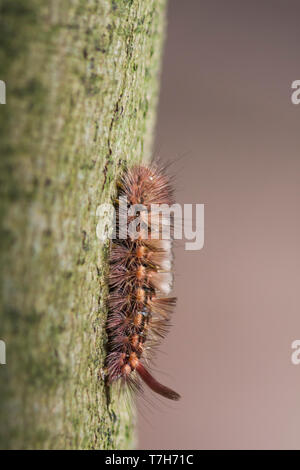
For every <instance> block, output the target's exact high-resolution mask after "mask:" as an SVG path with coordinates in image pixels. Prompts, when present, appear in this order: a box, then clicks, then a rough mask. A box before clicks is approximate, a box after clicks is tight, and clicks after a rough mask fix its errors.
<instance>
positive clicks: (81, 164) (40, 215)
mask: <svg viewBox="0 0 300 470" xmlns="http://www.w3.org/2000/svg"><path fill="white" fill-rule="evenodd" d="M164 14H165V1H164V0H147V1H144V0H115V1H113V0H72V1H69V0H68V1H67V0H52V1H51V2H45V1H43V0H0V31H1V33H0V35H1V46H0V79H1V80H4V81H5V83H6V93H7V95H6V105H1V106H0V134H1V135H0V151H1V174H0V180H1V181H0V186H1V211H0V217H1V260H0V261H1V313H0V315H1V317H0V339H2V340H4V341H5V343H6V362H7V363H6V365H0V447H1V448H6V449H8V448H15V449H16V448H39V449H51V448H62V449H68V448H80V449H115V448H117V449H122V448H132V447H133V445H134V421H135V417H134V411H133V410H132V409H131V407H129V406H127V405H126V400H122V398H120V397H119V395H118V394H117V392H116V391H114V390H112V393H111V401H110V403H108V401H107V394H106V389H105V384H104V380H103V368H104V361H105V355H106V331H105V323H106V316H107V292H108V291H107V255H108V249H109V244H108V243H107V242H105V243H104V244H101V242H100V241H99V239H98V238H97V236H96V226H97V222H98V220H97V217H96V209H97V207H98V205H99V204H101V203H104V202H110V201H111V198H112V197H113V196H114V194H115V190H116V188H115V183H116V179H117V177H118V175H119V174H120V173H121V172H122V170H123V168H124V166H125V165H131V164H133V163H135V162H140V161H142V160H148V159H149V158H150V155H151V143H152V134H153V127H154V120H155V108H156V103H157V96H158V72H159V66H160V58H161V48H162V40H163V33H164Z"/></svg>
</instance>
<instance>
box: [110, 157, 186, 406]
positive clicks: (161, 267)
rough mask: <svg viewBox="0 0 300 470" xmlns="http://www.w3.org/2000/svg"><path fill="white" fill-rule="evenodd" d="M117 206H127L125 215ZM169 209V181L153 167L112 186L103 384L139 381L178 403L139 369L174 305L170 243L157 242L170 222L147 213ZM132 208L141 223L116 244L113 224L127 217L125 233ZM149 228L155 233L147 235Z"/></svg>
mask: <svg viewBox="0 0 300 470" xmlns="http://www.w3.org/2000/svg"><path fill="white" fill-rule="evenodd" d="M125 198H126V199H125ZM123 200H126V201H127V206H125V209H124V207H122V204H121V202H122V201H123ZM172 203H173V191H172V188H171V184H170V180H169V178H168V177H167V176H166V175H165V173H164V171H163V170H160V169H158V168H157V167H154V166H150V167H145V166H136V167H133V168H131V169H129V170H127V171H126V172H125V173H124V174H123V176H122V177H121V179H120V180H119V182H118V198H117V199H116V201H115V210H116V215H117V228H116V234H115V238H114V239H113V240H112V243H111V250H110V260H109V262H110V274H109V288H110V294H109V313H108V320H107V334H108V354H107V359H106V366H107V371H108V383H112V382H115V381H116V380H119V379H121V380H122V381H123V383H125V384H127V385H129V387H130V388H133V389H137V390H141V380H140V379H142V380H143V381H144V382H145V383H146V384H147V385H148V386H149V387H150V388H151V389H152V390H153V391H154V392H156V393H158V394H160V395H162V396H164V397H166V398H169V399H171V400H179V398H180V395H179V394H178V393H176V392H174V391H173V390H171V389H170V388H168V387H166V386H164V385H162V384H160V383H159V382H157V381H156V380H155V379H154V377H152V375H151V374H150V372H149V371H148V370H147V368H146V367H145V364H147V363H148V361H149V358H150V356H151V352H152V351H153V349H154V348H155V346H156V345H157V344H158V342H159V340H160V339H162V338H163V337H164V336H165V334H166V333H167V331H168V329H169V322H170V315H171V313H172V311H173V309H174V307H175V303H176V298H174V297H167V295H168V294H169V292H170V290H171V283H172V274H171V264H172V263H171V262H172V253H171V239H170V240H164V239H162V226H163V224H164V223H170V226H172V222H168V221H166V220H164V218H163V217H162V215H161V214H160V215H159V214H158V213H157V212H155V211H154V212H153V211H151V207H152V206H151V205H152V204H158V205H160V204H168V205H171V204H172ZM136 204H138V205H142V206H143V207H141V211H140V222H141V223H140V224H139V227H136V233H135V236H133V233H131V232H130V230H128V231H127V232H128V233H127V234H126V235H125V237H124V238H123V239H120V235H121V226H120V222H119V220H121V218H122V216H124V213H125V212H127V214H126V217H128V218H127V225H126V228H127V227H130V224H131V222H132V221H134V220H135V219H136V215H130V208H131V207H132V206H134V205H136ZM128 209H129V210H128ZM128 214H129V215H128ZM149 214H151V217H148V215H149ZM148 219H149V220H148ZM154 227H156V231H154V230H152V231H151V229H154ZM157 227H159V228H158V230H157Z"/></svg>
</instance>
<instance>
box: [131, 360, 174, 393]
mask: <svg viewBox="0 0 300 470" xmlns="http://www.w3.org/2000/svg"><path fill="white" fill-rule="evenodd" d="M136 371H137V372H138V374H139V375H140V377H141V378H142V379H143V381H144V382H145V383H146V384H147V385H148V387H150V388H151V390H153V391H154V392H155V393H158V394H159V395H162V396H163V397H165V398H169V400H176V401H177V400H179V399H180V395H179V393H177V392H174V390H172V389H171V388H168V387H166V386H165V385H162V384H161V383H159V382H158V381H157V380H156V379H155V378H154V377H152V375H151V374H150V372H148V370H147V369H146V368H145V367H144V366H143V365H142V364H141V363H139V365H138V366H137V368H136Z"/></svg>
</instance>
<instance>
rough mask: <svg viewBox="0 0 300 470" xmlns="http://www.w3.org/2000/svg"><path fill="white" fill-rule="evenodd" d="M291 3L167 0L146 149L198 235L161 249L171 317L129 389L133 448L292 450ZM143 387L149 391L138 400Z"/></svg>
mask: <svg viewBox="0 0 300 470" xmlns="http://www.w3.org/2000/svg"><path fill="white" fill-rule="evenodd" d="M299 16H300V3H299V1H296V0H295V1H294V0H281V1H277V0H263V1H262V0H260V1H258V0H254V1H250V0H248V1H246V0H245V1H240V0H227V1H226V2H223V1H221V0H218V1H216V0H186V1H184V2H183V1H180V0H170V1H169V9H168V36H167V41H166V47H165V54H164V61H163V74H162V89H161V98H160V106H159V118H158V124H157V132H156V146H155V150H156V154H159V155H160V156H161V157H162V159H165V160H169V161H170V160H174V161H175V163H174V166H173V170H174V173H175V174H176V177H177V194H176V196H177V197H176V198H177V202H180V203H194V204H195V203H204V204H205V245H204V248H203V249H202V250H201V251H196V252H195V251H185V250H184V244H183V243H182V242H179V243H178V244H177V247H176V250H175V256H176V263H175V270H176V276H175V294H176V295H177V296H178V305H177V309H176V312H175V314H174V317H173V324H174V326H173V328H172V330H171V332H170V334H169V335H168V337H167V339H166V340H165V341H164V342H163V343H162V346H161V348H160V351H161V352H160V353H159V354H158V357H157V361H156V367H155V368H154V371H155V373H156V376H157V377H158V378H159V379H161V380H162V381H163V383H166V385H169V386H171V387H173V388H174V389H175V390H176V391H178V392H180V393H181V395H182V397H183V398H182V400H181V401H180V402H179V403H166V400H157V399H156V398H155V397H153V394H151V392H147V393H146V395H145V397H146V400H145V399H144V398H141V399H140V400H139V410H140V412H139V447H140V448H143V449H147V448H149V449H151V448H154V449H167V448H170V449H193V448H196V449H264V448H265V449H288V448H294V449H300V432H299V425H300V365H299V366H296V365H293V364H292V362H291V354H292V349H291V343H292V341H293V340H295V339H300V250H299V243H300V217H299V204H300V183H299V176H300V155H299V151H300V132H299V122H300V105H299V106H295V105H293V104H292V103H291V92H292V91H291V83H292V82H293V81H294V80H297V79H300V66H299V43H300V29H299ZM148 398H149V400H151V402H152V404H150V405H149V404H148V401H147V400H148Z"/></svg>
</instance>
